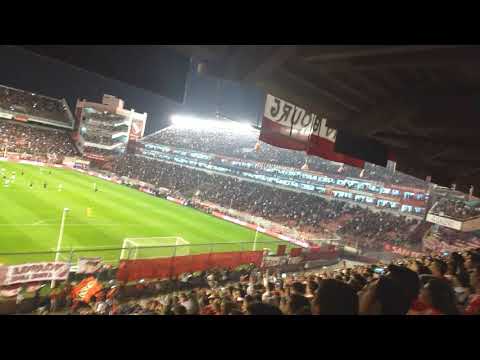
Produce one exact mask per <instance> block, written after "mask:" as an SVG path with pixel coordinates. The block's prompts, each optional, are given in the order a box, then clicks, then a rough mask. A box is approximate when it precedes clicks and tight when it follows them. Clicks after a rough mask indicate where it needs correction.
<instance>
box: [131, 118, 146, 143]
mask: <svg viewBox="0 0 480 360" xmlns="http://www.w3.org/2000/svg"><path fill="white" fill-rule="evenodd" d="M144 132H145V120H141V119H133V120H132V125H131V126H130V133H129V135H128V139H129V140H131V141H137V140H139V139H141V138H142V136H143V133H144Z"/></svg>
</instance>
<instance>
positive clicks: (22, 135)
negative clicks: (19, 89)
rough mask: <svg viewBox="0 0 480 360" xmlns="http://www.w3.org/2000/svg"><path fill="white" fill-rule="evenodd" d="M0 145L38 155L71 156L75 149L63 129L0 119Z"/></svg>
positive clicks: (10, 149)
mask: <svg viewBox="0 0 480 360" xmlns="http://www.w3.org/2000/svg"><path fill="white" fill-rule="evenodd" d="M0 146H1V147H2V149H4V148H5V146H6V147H7V149H8V151H15V152H17V153H21V154H30V155H38V156H46V155H55V156H58V157H62V156H73V155H76V154H77V151H76V149H75V147H74V145H73V143H72V141H71V139H70V136H69V134H68V132H67V131H65V130H58V129H53V128H49V127H45V126H39V125H30V124H28V125H27V124H23V123H18V122H12V121H8V120H0Z"/></svg>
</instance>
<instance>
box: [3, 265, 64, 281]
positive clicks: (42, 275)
mask: <svg viewBox="0 0 480 360" xmlns="http://www.w3.org/2000/svg"><path fill="white" fill-rule="evenodd" d="M69 271H70V264H69V263H66V262H42V263H32V264H22V265H9V266H0V285H12V284H21V283H29V282H34V281H51V280H65V279H66V278H67V277H68V273H69Z"/></svg>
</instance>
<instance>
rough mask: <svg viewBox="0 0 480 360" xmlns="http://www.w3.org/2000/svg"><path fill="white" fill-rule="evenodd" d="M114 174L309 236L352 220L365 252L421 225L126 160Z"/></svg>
mask: <svg viewBox="0 0 480 360" xmlns="http://www.w3.org/2000/svg"><path fill="white" fill-rule="evenodd" d="M113 171H114V172H115V173H117V174H119V175H121V176H127V177H129V178H133V179H139V180H141V181H144V182H147V183H150V184H154V185H156V186H158V187H164V188H168V189H171V190H172V191H173V192H176V193H179V194H180V197H185V198H191V197H192V196H193V195H194V194H198V195H197V196H198V197H199V198H200V199H202V200H205V201H210V202H212V203H215V204H218V205H221V206H223V207H227V208H228V207H232V208H234V209H236V210H239V211H245V212H248V213H250V214H252V215H255V216H258V217H262V218H265V219H268V220H271V221H275V222H278V223H282V224H285V225H286V226H289V227H291V228H298V229H299V230H302V231H305V230H308V229H309V228H315V227H319V226H320V225H325V224H327V223H328V222H333V223H334V222H335V220H337V219H339V218H340V217H348V221H347V222H346V223H344V224H340V223H338V224H335V226H337V227H338V226H342V225H343V226H342V227H340V229H339V232H340V233H341V234H342V235H349V236H352V237H355V238H356V239H357V240H359V241H360V242H359V246H361V247H365V248H366V249H371V250H373V249H381V248H382V247H383V245H384V244H385V243H389V242H392V244H395V245H399V244H405V245H414V244H410V243H408V239H409V236H408V235H409V234H410V232H411V231H413V230H414V229H415V226H416V225H418V221H417V220H411V219H408V218H407V217H405V216H396V215H393V214H390V213H387V212H376V211H372V210H370V209H365V208H362V207H360V206H357V205H354V204H350V203H347V202H344V201H337V200H326V199H324V198H321V197H318V196H314V195H309V194H305V193H301V192H300V193H299V192H294V191H288V190H284V189H279V188H275V187H271V186H266V185H261V184H258V183H255V182H251V181H245V180H242V179H239V178H236V177H230V176H223V175H216V174H213V173H209V172H204V171H199V170H194V169H191V168H188V167H183V166H179V165H173V164H170V163H166V162H161V161H157V160H152V159H147V158H144V157H141V156H133V155H127V156H125V157H122V158H119V159H117V160H116V161H115V164H114V167H113Z"/></svg>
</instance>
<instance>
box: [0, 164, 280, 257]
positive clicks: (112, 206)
mask: <svg viewBox="0 0 480 360" xmlns="http://www.w3.org/2000/svg"><path fill="white" fill-rule="evenodd" d="M2 169H3V170H2ZM0 171H1V172H2V173H1V174H0V175H1V176H0V179H1V183H0V263H1V264H5V265H6V264H20V263H25V262H37V261H46V260H54V257H55V253H54V251H55V249H56V244H57V239H58V236H59V231H60V223H61V217H62V211H63V209H64V208H69V209H70V211H69V212H68V213H67V217H66V221H65V230H64V236H63V241H62V253H61V259H62V260H69V259H70V260H71V261H76V259H77V258H78V257H82V256H85V257H101V258H102V259H103V260H104V261H105V262H110V263H116V262H117V261H118V260H119V258H120V256H121V250H120V248H121V247H122V245H123V244H124V240H125V239H133V241H134V243H137V241H136V240H135V239H139V238H141V239H142V240H139V241H138V244H137V245H144V246H145V245H147V246H156V245H157V244H159V245H171V244H175V241H176V240H173V243H172V239H180V240H181V242H177V244H179V243H181V244H183V245H182V246H177V247H176V250H174V247H165V246H163V247H161V248H159V247H155V248H153V247H152V248H150V247H149V248H140V250H138V248H137V249H132V251H133V253H134V254H135V258H145V257H156V256H172V255H174V254H176V255H185V254H197V253H207V252H210V251H213V252H224V251H241V250H252V249H253V243H254V238H255V232H254V231H252V230H250V229H247V228H244V227H241V226H239V225H235V224H232V223H229V222H227V221H224V220H221V219H218V218H215V217H213V216H210V215H208V214H205V213H202V212H200V211H197V210H195V209H191V208H187V207H184V206H181V205H177V204H175V203H172V202H170V201H167V200H163V199H159V198H156V197H153V196H151V195H148V194H145V193H142V192H140V191H137V190H134V189H130V188H128V187H126V186H122V185H118V184H114V183H111V182H109V181H105V180H101V179H98V178H95V177H91V176H89V175H84V174H82V173H79V172H76V171H72V170H65V169H57V168H44V167H37V166H32V165H25V164H17V163H10V162H5V161H2V162H0ZM22 171H23V175H22ZM13 172H15V176H16V178H15V180H13V181H11V182H10V183H9V184H8V185H7V186H6V185H5V181H4V179H3V174H5V175H6V176H7V178H11V176H12V174H13ZM44 182H46V183H47V187H46V188H44ZM31 183H32V184H33V186H32V187H30V184H31ZM94 183H96V185H97V187H98V192H94V190H93V187H94ZM59 185H61V190H60V188H59ZM87 209H90V210H87ZM162 238H164V239H165V241H162ZM149 239H152V240H151V241H149ZM282 243H283V244H285V243H284V242H282V241H280V240H278V239H274V238H272V237H269V236H266V235H264V234H261V233H259V234H258V237H257V243H256V249H257V250H260V249H264V248H269V249H271V250H275V249H276V248H277V246H278V244H282ZM127 255H128V257H129V258H131V257H132V256H133V255H132V252H130V251H129V252H128V254H127Z"/></svg>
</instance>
